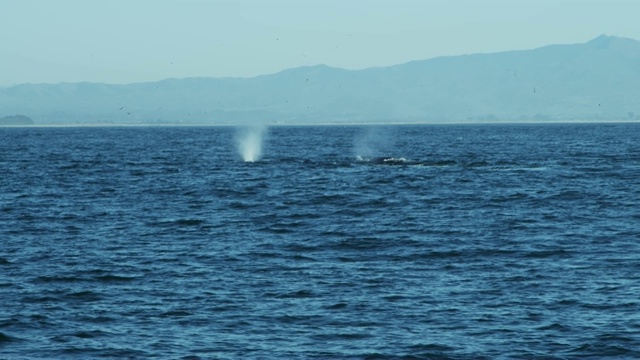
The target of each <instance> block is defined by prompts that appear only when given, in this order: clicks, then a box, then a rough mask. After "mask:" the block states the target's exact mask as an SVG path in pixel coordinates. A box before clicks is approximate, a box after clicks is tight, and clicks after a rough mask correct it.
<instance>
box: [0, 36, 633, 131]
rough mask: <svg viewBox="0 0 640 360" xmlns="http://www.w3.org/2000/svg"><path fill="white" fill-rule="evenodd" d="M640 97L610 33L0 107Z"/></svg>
mask: <svg viewBox="0 0 640 360" xmlns="http://www.w3.org/2000/svg"><path fill="white" fill-rule="evenodd" d="M424 46H428V44H425V45H424ZM639 99H640V42H638V41H636V40H632V39H626V38H619V37H612V36H605V35H603V36H600V37H598V38H596V39H594V40H592V41H589V42H587V43H583V44H572V45H550V46H546V47H542V48H538V49H534V50H523V51H508V52H501V53H492V54H473V55H462V56H449V57H439V58H434V59H428V60H420V61H413V62H409V63H405V64H400V65H395V66H389V67H379V68H369V69H364V70H344V69H337V68H332V67H329V66H325V65H318V66H311V67H300V68H295V69H288V70H285V71H282V72H279V73H277V74H271V75H264V76H258V77H254V78H187V79H167V80H162V81H158V82H152V83H137V84H128V85H110V84H102V83H61V84H22V85H16V86H11V87H8V88H2V89H0V109H2V110H4V111H5V112H8V113H25V114H29V116H31V117H32V118H34V119H36V121H37V122H38V123H39V124H56V123H114V124H139V123H146V124H165V123H182V124H190V123H204V124H236V123H243V122H253V121H261V122H268V123H302V124H309V123H316V122H321V123H327V122H331V123H354V122H356V123H357V122H480V121H531V120H534V121H574V120H594V121H605V120H640V100H639Z"/></svg>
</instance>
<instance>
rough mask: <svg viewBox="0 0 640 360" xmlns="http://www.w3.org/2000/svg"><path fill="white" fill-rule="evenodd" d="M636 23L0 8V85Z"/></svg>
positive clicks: (361, 0)
mask: <svg viewBox="0 0 640 360" xmlns="http://www.w3.org/2000/svg"><path fill="white" fill-rule="evenodd" d="M639 24H640V1H639V0H627V1H619V0H599V1H588V0H582V1H578V0H531V1H528V0H510V1H505V0H503V1H497V0H493V1H485V0H458V1H456V0H297V1H294V0H233V1H222V0H209V1H204V0H201V1H196V0H0V86H2V85H10V84H17V83H25V82H31V83H43V82H46V83H55V82H63V81H64V82H78V81H94V82H108V83H131V82H141V81H155V80H161V79H165V78H170V77H177V78H182V77H191V76H215V77H223V76H240V77H250V76H256V75H261V74H268V73H274V72H278V71H280V70H283V69H286V68H291V67H297V66H302V65H316V64H327V65H330V66H335V67H341V68H347V69H361V68H366V67H373V66H386V65H393V64H399V63H403V62H407V61H411V60H419V59H427V58H433V57H437V56H443V55H459V54H468V53H477V52H496V51H504V50H515V49H530V48H535V47H540V46H544V45H548V44H565V43H581V42H586V41H588V40H591V39H592V38H595V37H596V36H598V35H601V34H608V35H617V36H622V37H629V38H634V39H639V40H640V25H639Z"/></svg>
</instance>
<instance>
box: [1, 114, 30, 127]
mask: <svg viewBox="0 0 640 360" xmlns="http://www.w3.org/2000/svg"><path fill="white" fill-rule="evenodd" d="M30 125H35V123H34V122H33V120H31V118H30V117H28V116H24V115H10V116H5V117H1V118H0V126H30Z"/></svg>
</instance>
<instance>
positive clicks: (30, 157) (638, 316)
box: [0, 123, 640, 359]
mask: <svg viewBox="0 0 640 360" xmlns="http://www.w3.org/2000/svg"><path fill="white" fill-rule="evenodd" d="M0 358H2V359H89V358H103V359H145V358H158V359H160V358H163V359H525V358H526V359H585V358H594V359H596V358H630V359H632V358H640V124H639V123H599V124H503V125H498V124H495V125H402V126H400V125H397V126H301V127H294V126H282V127H268V128H267V127H263V128H247V129H244V128H243V129H239V128H233V127H68V128H63V127H56V128H38V127H24V128H0Z"/></svg>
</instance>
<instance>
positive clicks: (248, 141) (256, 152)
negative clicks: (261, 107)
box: [236, 125, 267, 162]
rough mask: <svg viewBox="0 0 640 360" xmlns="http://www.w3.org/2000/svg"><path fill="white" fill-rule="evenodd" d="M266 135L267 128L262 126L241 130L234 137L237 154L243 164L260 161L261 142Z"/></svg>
mask: <svg viewBox="0 0 640 360" xmlns="http://www.w3.org/2000/svg"><path fill="white" fill-rule="evenodd" d="M266 133H267V128H266V127H265V126H263V125H255V126H250V127H246V128H242V129H240V130H239V131H238V134H237V136H236V145H237V147H238V152H239V153H240V156H242V159H243V160H244V161H245V162H255V161H258V160H260V156H261V155H262V142H263V140H264V137H265V135H266Z"/></svg>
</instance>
